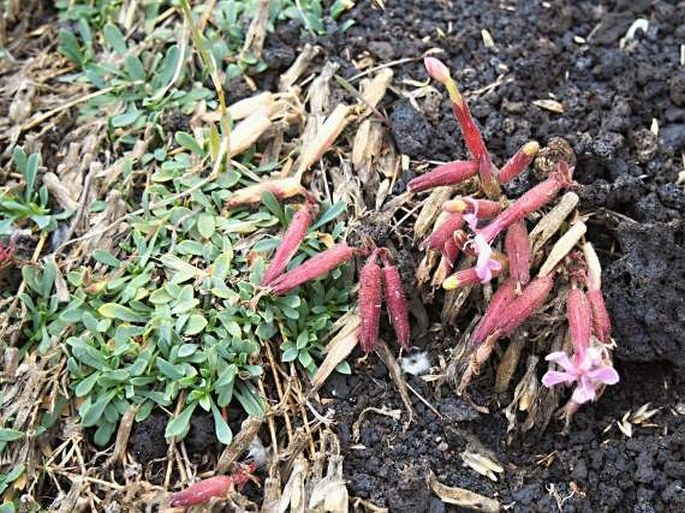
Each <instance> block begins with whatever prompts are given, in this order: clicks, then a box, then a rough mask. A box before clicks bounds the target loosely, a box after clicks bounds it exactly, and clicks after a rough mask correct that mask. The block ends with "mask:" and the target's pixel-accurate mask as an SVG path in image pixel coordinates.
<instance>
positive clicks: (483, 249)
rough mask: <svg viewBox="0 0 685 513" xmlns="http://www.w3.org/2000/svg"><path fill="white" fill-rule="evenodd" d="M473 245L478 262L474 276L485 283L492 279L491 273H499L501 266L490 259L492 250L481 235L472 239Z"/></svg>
mask: <svg viewBox="0 0 685 513" xmlns="http://www.w3.org/2000/svg"><path fill="white" fill-rule="evenodd" d="M464 217H466V216H464ZM473 245H474V248H475V250H476V254H477V255H478V260H477V261H476V274H477V275H478V278H479V279H480V282H481V283H487V282H489V281H490V280H491V279H492V271H499V270H500V269H502V264H501V263H500V262H498V261H497V260H495V259H494V258H492V253H493V251H492V248H491V247H490V244H488V241H486V240H485V238H484V237H483V236H482V235H479V234H477V235H476V236H475V237H474V239H473Z"/></svg>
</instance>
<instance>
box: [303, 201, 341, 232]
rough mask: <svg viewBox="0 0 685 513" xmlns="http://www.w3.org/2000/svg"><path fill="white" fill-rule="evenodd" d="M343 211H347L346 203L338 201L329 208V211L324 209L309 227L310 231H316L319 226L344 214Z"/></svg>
mask: <svg viewBox="0 0 685 513" xmlns="http://www.w3.org/2000/svg"><path fill="white" fill-rule="evenodd" d="M345 210H347V203H346V202H344V201H338V202H337V203H335V204H334V205H333V206H332V207H330V208H329V209H326V211H325V212H322V213H321V215H320V216H319V218H318V219H317V220H316V222H315V223H314V225H313V226H312V227H311V229H312V230H316V229H317V228H320V227H321V226H323V225H325V224H326V223H329V222H331V221H332V220H333V219H335V218H336V217H338V216H339V215H340V214H342V213H343V212H345Z"/></svg>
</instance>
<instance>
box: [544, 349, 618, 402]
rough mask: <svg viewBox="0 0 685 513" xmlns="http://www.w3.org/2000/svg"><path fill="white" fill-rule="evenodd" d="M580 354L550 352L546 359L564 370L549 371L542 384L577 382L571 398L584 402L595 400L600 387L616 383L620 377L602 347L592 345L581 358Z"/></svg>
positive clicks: (547, 385) (549, 385)
mask: <svg viewBox="0 0 685 513" xmlns="http://www.w3.org/2000/svg"><path fill="white" fill-rule="evenodd" d="M578 356H579V355H575V356H574V357H573V358H569V356H568V355H567V354H566V353H565V352H563V351H556V352H554V353H550V354H548V355H547V357H546V358H545V359H546V360H547V361H550V362H554V363H556V364H557V365H559V366H560V367H561V368H562V369H564V370H563V372H562V371H547V372H546V373H545V375H544V376H543V377H542V384H543V385H545V386H546V387H548V388H551V387H553V386H555V385H559V384H561V383H566V384H571V383H576V389H575V390H574V391H573V396H572V397H571V400H572V401H574V402H576V403H578V404H583V403H586V402H588V401H594V400H595V397H596V393H597V390H598V388H599V387H601V386H602V385H615V384H616V383H618V379H619V378H618V373H617V372H616V370H615V369H614V368H613V367H612V366H611V364H610V363H607V362H606V361H605V360H604V358H603V357H602V351H601V349H599V348H597V347H590V348H588V349H587V350H586V351H585V353H584V354H583V355H582V357H581V358H579V357H578Z"/></svg>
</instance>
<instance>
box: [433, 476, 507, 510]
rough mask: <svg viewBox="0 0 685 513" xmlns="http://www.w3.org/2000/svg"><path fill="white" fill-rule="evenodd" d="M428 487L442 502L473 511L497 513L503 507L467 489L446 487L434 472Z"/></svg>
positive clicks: (495, 501)
mask: <svg viewBox="0 0 685 513" xmlns="http://www.w3.org/2000/svg"><path fill="white" fill-rule="evenodd" d="M428 487H429V488H430V489H431V490H432V491H433V493H434V494H435V495H437V496H438V497H439V498H440V500H441V501H442V502H445V503H447V504H454V505H456V506H459V507H462V508H466V509H469V510H471V511H482V512H483V513H497V512H498V511H500V510H501V505H500V503H499V501H497V500H496V499H491V498H490V497H485V496H484V495H480V494H478V493H476V492H472V491H470V490H466V489H465V488H458V487H452V486H446V485H444V484H442V483H440V482H439V481H438V479H437V477H435V474H433V472H431V473H430V474H429V475H428Z"/></svg>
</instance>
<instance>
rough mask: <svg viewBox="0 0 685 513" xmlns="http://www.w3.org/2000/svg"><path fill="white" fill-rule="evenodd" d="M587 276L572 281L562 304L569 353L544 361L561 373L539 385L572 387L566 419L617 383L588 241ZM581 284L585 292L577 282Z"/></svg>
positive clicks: (597, 275)
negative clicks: (564, 306) (606, 388)
mask: <svg viewBox="0 0 685 513" xmlns="http://www.w3.org/2000/svg"><path fill="white" fill-rule="evenodd" d="M583 253H584V255H585V263H586V265H587V269H588V270H587V274H586V275H585V276H582V277H581V279H578V278H575V277H574V278H572V288H571V290H570V291H569V293H568V298H567V301H566V316H567V320H568V325H569V331H570V334H571V342H572V345H573V354H572V355H568V354H566V353H565V352H564V351H556V352H554V353H550V354H549V355H547V357H546V360H547V361H550V362H553V363H555V364H557V365H558V366H559V367H561V368H562V369H563V371H554V370H550V371H548V372H547V373H546V374H545V375H544V376H543V378H542V383H543V385H545V386H546V387H548V388H551V387H553V386H556V385H560V384H566V385H570V384H575V390H574V391H573V395H572V396H571V400H570V401H569V402H568V404H567V405H566V408H565V409H564V411H565V413H566V418H567V420H568V419H570V417H571V415H573V413H574V412H575V411H576V410H577V409H578V407H579V406H580V405H581V404H583V403H586V402H588V401H594V400H595V398H596V397H597V396H598V395H599V394H600V393H601V392H602V391H603V390H604V387H605V386H606V385H615V384H616V383H618V381H619V377H618V373H617V372H616V370H615V369H614V367H613V365H612V361H611V351H610V349H611V345H612V342H611V321H610V320H609V314H608V313H607V310H606V306H605V304H604V297H603V295H602V291H601V268H600V265H599V259H598V258H597V254H596V253H595V250H594V248H593V247H592V245H591V244H590V243H589V242H586V243H585V244H584V246H583ZM581 281H584V282H585V285H586V287H587V292H585V291H584V290H583V289H582V287H581V284H580V283H579V282H581Z"/></svg>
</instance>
